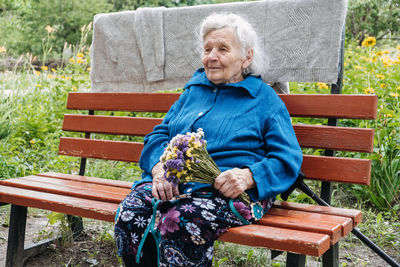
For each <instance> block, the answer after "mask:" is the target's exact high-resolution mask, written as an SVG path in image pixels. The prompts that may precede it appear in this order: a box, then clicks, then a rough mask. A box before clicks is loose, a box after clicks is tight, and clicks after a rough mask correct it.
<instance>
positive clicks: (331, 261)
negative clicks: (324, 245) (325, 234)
mask: <svg viewBox="0 0 400 267" xmlns="http://www.w3.org/2000/svg"><path fill="white" fill-rule="evenodd" d="M322 266H323V267H338V266H339V242H338V243H336V244H335V245H333V246H331V248H330V249H329V250H328V251H326V252H325V253H324V255H322Z"/></svg>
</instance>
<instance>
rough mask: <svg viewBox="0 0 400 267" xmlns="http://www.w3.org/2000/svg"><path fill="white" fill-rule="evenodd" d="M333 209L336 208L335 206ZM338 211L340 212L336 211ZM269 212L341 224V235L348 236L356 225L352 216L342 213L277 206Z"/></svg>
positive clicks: (316, 221) (270, 213) (317, 221)
mask: <svg viewBox="0 0 400 267" xmlns="http://www.w3.org/2000/svg"><path fill="white" fill-rule="evenodd" d="M277 203H279V202H277ZM333 209H335V208H334V207H333ZM336 213H338V212H337V211H336ZM267 214H268V215H276V216H284V217H288V218H297V219H302V218H305V217H307V219H310V220H312V221H313V222H315V223H321V222H328V223H333V224H340V225H341V227H342V228H341V232H340V235H341V236H346V235H347V234H348V233H349V232H351V230H353V225H354V223H353V219H352V218H349V217H347V216H342V215H340V216H339V215H332V214H325V213H314V212H305V211H299V210H291V209H281V208H277V207H273V208H271V209H270V210H269V211H268V213H267ZM262 220H263V219H262Z"/></svg>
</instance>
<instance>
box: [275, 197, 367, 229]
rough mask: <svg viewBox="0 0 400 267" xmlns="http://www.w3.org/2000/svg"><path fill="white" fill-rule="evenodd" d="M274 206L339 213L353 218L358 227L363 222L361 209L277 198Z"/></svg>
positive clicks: (338, 214) (314, 211)
mask: <svg viewBox="0 0 400 267" xmlns="http://www.w3.org/2000/svg"><path fill="white" fill-rule="evenodd" d="M273 207H274V208H281V209H289V210H297V211H304V212H313V213H318V214H328V215H337V216H342V217H348V218H350V219H352V220H353V223H354V225H353V227H356V226H357V225H358V224H359V223H361V220H362V218H361V211H359V210H355V209H347V208H346V209H342V208H336V207H326V206H319V205H309V204H303V203H295V202H287V201H278V200H276V201H275V202H274V204H273Z"/></svg>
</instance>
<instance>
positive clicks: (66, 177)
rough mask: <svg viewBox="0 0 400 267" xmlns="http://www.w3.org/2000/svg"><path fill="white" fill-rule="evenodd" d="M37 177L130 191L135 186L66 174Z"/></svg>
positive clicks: (43, 174) (40, 174)
mask: <svg viewBox="0 0 400 267" xmlns="http://www.w3.org/2000/svg"><path fill="white" fill-rule="evenodd" d="M36 176H44V177H52V178H57V179H64V180H71V181H80V182H83V183H91V184H99V185H107V186H114V187H121V188H127V189H130V188H131V187H132V185H133V182H127V181H119V180H111V179H104V178H97V177H90V176H81V175H73V174H65V173H57V172H45V173H39V174H37V175H36Z"/></svg>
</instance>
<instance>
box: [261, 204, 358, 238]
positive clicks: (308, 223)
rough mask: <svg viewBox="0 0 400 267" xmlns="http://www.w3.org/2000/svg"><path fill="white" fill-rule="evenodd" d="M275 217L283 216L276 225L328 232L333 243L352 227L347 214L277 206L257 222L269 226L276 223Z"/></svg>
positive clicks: (351, 221)
mask: <svg viewBox="0 0 400 267" xmlns="http://www.w3.org/2000/svg"><path fill="white" fill-rule="evenodd" d="M270 216H271V218H270ZM275 217H280V218H285V219H281V220H283V222H282V226H278V227H283V228H289V229H295V230H302V231H306V230H307V229H308V230H307V231H311V232H316V233H321V234H329V236H330V237H331V240H332V241H333V242H334V243H335V242H337V241H338V240H339V239H340V238H341V237H343V236H345V235H347V234H348V233H349V232H350V231H351V230H352V229H353V219H352V218H349V217H347V216H338V215H332V214H321V213H314V212H305V211H299V210H291V209H282V208H277V207H273V208H271V209H270V210H269V211H268V212H267V214H266V215H265V216H264V217H263V218H262V219H261V220H260V221H258V222H257V223H258V224H265V225H271V226H272V225H276V220H275V219H273V218H275ZM285 220H286V221H285ZM337 227H339V228H337Z"/></svg>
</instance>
